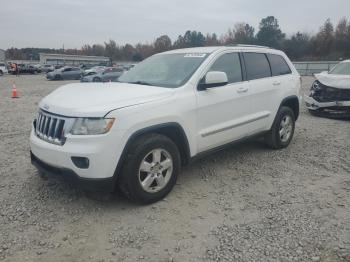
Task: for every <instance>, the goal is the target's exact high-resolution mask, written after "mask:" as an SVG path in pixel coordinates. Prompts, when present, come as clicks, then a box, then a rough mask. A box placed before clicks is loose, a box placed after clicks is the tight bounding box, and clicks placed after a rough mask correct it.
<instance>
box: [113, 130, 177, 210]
mask: <svg viewBox="0 0 350 262" xmlns="http://www.w3.org/2000/svg"><path fill="white" fill-rule="evenodd" d="M180 163H181V161H180V154H179V150H178V148H177V146H176V145H175V144H174V142H173V141H171V140H170V139H169V138H168V137H166V136H163V135H160V134H149V135H144V136H142V137H140V138H138V139H137V140H136V141H135V142H134V143H133V144H132V146H131V147H130V150H129V151H128V154H127V156H126V159H125V162H124V165H123V168H122V172H121V174H120V179H119V187H120V189H121V191H122V192H123V193H124V195H126V196H127V197H128V198H129V199H131V200H132V201H136V202H139V203H142V204H149V203H153V202H156V201H159V200H161V199H163V198H164V197H165V196H166V195H167V194H168V193H169V192H170V191H171V190H172V188H173V187H174V185H175V183H176V180H177V175H178V173H179V171H180V167H181V164H180Z"/></svg>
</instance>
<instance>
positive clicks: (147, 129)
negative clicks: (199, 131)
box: [113, 122, 191, 185]
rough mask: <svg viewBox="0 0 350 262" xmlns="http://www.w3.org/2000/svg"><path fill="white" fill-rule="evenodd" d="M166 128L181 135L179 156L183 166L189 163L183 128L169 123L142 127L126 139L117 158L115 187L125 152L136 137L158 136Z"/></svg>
mask: <svg viewBox="0 0 350 262" xmlns="http://www.w3.org/2000/svg"><path fill="white" fill-rule="evenodd" d="M166 128H175V129H176V131H177V132H180V135H181V137H180V139H181V141H182V142H183V143H184V144H183V145H182V149H183V150H181V148H179V150H180V154H181V153H182V155H181V159H182V162H183V164H187V163H189V161H190V158H191V153H190V145H189V142H188V138H187V135H186V133H185V131H184V129H183V127H182V126H181V125H180V124H179V123H176V122H169V123H162V124H157V125H152V126H148V127H144V128H141V129H139V130H137V131H135V132H134V133H133V134H132V135H131V136H130V137H129V138H128V141H127V142H126V144H125V146H124V149H123V151H122V153H121V156H120V158H119V161H118V164H117V166H116V169H115V171H114V175H113V181H114V183H115V185H116V182H117V179H118V175H119V173H120V171H121V169H122V166H123V163H124V161H125V158H126V155H127V152H128V151H129V148H130V146H131V144H132V143H133V142H134V141H135V139H136V138H137V137H139V136H142V135H144V134H148V133H160V134H163V133H162V132H161V130H165V129H166ZM174 143H175V144H176V141H174ZM183 154H184V155H183Z"/></svg>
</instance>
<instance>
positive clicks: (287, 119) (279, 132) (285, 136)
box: [265, 106, 295, 149]
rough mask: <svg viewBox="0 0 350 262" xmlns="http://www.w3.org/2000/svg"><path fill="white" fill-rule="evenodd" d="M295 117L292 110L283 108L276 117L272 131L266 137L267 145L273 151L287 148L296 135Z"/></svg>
mask: <svg viewBox="0 0 350 262" xmlns="http://www.w3.org/2000/svg"><path fill="white" fill-rule="evenodd" d="M294 129H295V116H294V112H293V110H292V109H291V108H289V107H285V106H282V107H281V108H280V109H279V110H278V112H277V115H276V118H275V121H274V123H273V125H272V128H271V130H270V131H269V133H268V134H267V135H266V136H265V141H266V143H267V145H268V146H269V147H271V148H273V149H281V148H285V147H287V146H288V145H289V144H290V141H292V138H293V135H294Z"/></svg>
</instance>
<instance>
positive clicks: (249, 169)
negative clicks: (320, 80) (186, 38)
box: [0, 75, 350, 262]
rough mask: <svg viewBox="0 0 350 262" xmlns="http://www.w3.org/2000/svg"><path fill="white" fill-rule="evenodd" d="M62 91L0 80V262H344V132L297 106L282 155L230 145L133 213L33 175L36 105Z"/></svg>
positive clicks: (342, 125)
mask: <svg viewBox="0 0 350 262" xmlns="http://www.w3.org/2000/svg"><path fill="white" fill-rule="evenodd" d="M13 80H15V81H16V85H17V88H18V91H19V94H20V96H21V98H19V99H11V98H10V93H11V86H12V81H13ZM312 81H313V79H312V78H311V77H309V78H304V79H303V83H304V84H303V86H304V87H303V92H304V93H306V92H307V89H308V87H309V86H310V85H311V82H312ZM63 83H64V82H49V81H46V80H45V79H44V77H43V76H42V75H36V76H31V75H28V76H20V77H18V78H16V77H13V76H4V77H0V110H1V120H0V148H1V150H0V179H1V182H0V207H1V208H0V260H2V261H105V262H107V261H329V262H331V261H332V262H333V261H350V122H349V121H340V120H330V119H323V118H316V117H312V116H310V115H309V114H308V112H307V111H306V110H305V107H304V106H302V110H301V115H300V119H299V121H298V122H297V127H296V133H295V137H294V140H293V141H292V144H291V145H290V146H289V147H288V148H287V149H285V150H281V151H272V150H269V149H267V148H266V147H265V146H264V145H263V143H261V142H260V141H250V142H246V143H244V144H240V145H237V146H235V147H232V148H230V149H228V150H225V151H222V152H219V153H217V154H215V155H212V156H210V157H207V158H205V159H202V160H200V161H198V162H196V163H193V164H192V165H190V166H188V167H186V168H184V170H183V173H182V174H181V175H180V177H179V180H178V184H177V185H176V187H175V188H174V190H173V192H172V193H171V194H170V195H169V196H168V197H167V198H166V199H165V200H164V201H161V202H159V203H156V204H153V205H149V206H137V205H135V204H133V203H130V202H129V201H127V200H126V199H124V198H123V197H121V196H119V195H118V194H113V195H96V196H86V194H84V193H83V192H81V191H80V190H78V189H76V188H74V187H72V186H70V185H68V184H65V183H63V182H61V181H55V180H46V181H45V180H42V179H41V178H39V177H38V175H37V172H36V170H35V169H34V168H33V167H32V166H31V164H30V159H29V145H28V136H29V132H30V128H31V122H32V119H33V118H34V117H35V115H36V111H37V103H38V101H39V100H40V99H41V98H42V97H43V96H45V95H46V94H48V93H49V92H51V91H52V90H54V89H55V88H57V87H58V86H60V85H62V84H63Z"/></svg>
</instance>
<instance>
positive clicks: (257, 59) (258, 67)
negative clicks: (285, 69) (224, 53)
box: [243, 53, 271, 80]
mask: <svg viewBox="0 0 350 262" xmlns="http://www.w3.org/2000/svg"><path fill="white" fill-rule="evenodd" d="M243 57H244V61H245V66H246V71H247V80H254V79H260V78H265V77H270V76H271V69H270V64H269V61H268V60H267V57H266V55H265V54H263V53H243Z"/></svg>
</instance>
